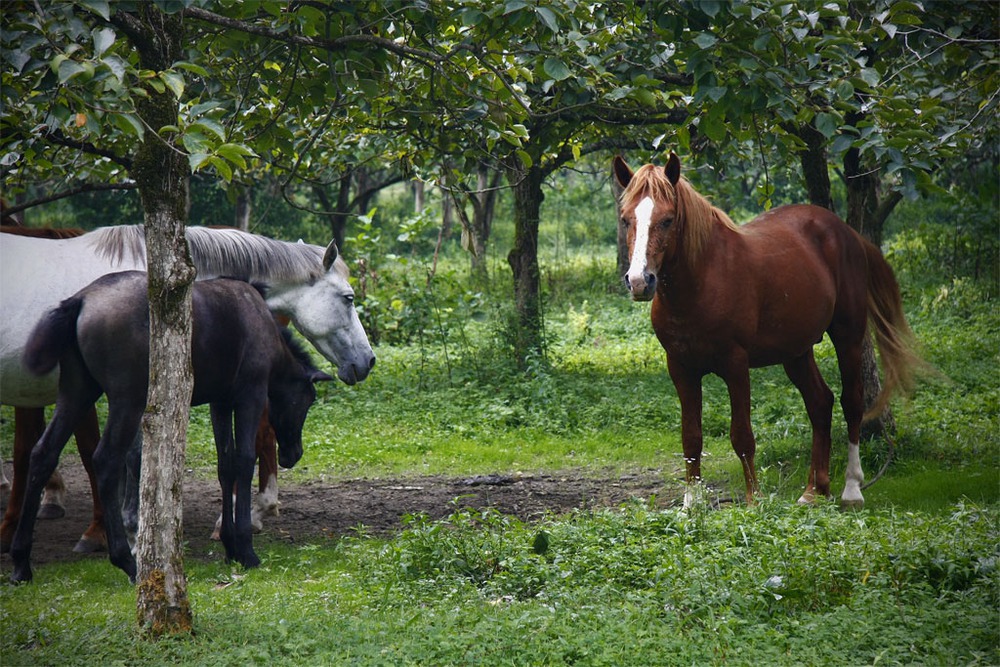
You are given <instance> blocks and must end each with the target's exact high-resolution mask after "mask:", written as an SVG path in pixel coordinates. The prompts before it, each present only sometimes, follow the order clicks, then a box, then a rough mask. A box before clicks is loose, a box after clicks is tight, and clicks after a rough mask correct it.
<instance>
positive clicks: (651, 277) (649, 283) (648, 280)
mask: <svg viewBox="0 0 1000 667" xmlns="http://www.w3.org/2000/svg"><path fill="white" fill-rule="evenodd" d="M655 282H656V276H654V275H653V274H652V273H647V274H646V287H652V286H653V283H655Z"/></svg>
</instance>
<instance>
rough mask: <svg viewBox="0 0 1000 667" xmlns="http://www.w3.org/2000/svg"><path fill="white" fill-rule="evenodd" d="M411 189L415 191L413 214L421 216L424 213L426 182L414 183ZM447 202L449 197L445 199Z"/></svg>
mask: <svg viewBox="0 0 1000 667" xmlns="http://www.w3.org/2000/svg"><path fill="white" fill-rule="evenodd" d="M410 187H411V188H412V189H413V212H414V213H415V214H416V215H420V214H421V213H423V212H424V189H425V187H424V182H423V181H413V183H412V184H411V185H410ZM445 202H447V197H445Z"/></svg>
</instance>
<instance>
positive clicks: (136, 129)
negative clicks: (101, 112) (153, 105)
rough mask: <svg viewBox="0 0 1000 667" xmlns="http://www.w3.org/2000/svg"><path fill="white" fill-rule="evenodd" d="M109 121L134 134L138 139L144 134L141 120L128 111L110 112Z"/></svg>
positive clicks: (144, 129)
mask: <svg viewBox="0 0 1000 667" xmlns="http://www.w3.org/2000/svg"><path fill="white" fill-rule="evenodd" d="M111 121H112V122H113V123H114V124H115V125H116V126H118V127H119V128H120V129H121V130H122V131H124V132H127V133H131V134H134V135H135V136H136V137H137V138H138V139H139V140H140V141H141V140H142V138H143V137H144V136H145V134H146V127H145V126H144V125H143V124H142V121H140V120H139V118H138V117H137V116H135V115H133V114H130V113H116V114H111Z"/></svg>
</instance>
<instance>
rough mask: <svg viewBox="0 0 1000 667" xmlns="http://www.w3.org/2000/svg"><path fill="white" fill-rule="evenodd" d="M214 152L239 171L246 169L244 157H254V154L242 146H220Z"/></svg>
mask: <svg viewBox="0 0 1000 667" xmlns="http://www.w3.org/2000/svg"><path fill="white" fill-rule="evenodd" d="M216 152H217V153H218V154H219V155H221V156H222V157H224V158H226V159H227V160H229V161H230V162H232V163H233V164H235V165H236V166H237V167H239V168H240V169H246V168H247V162H246V160H244V159H243V158H244V157H256V153H254V152H253V151H252V150H250V149H249V148H248V147H246V146H244V145H242V144H222V145H221V146H219V147H218V148H217V149H216Z"/></svg>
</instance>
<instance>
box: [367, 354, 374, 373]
mask: <svg viewBox="0 0 1000 667" xmlns="http://www.w3.org/2000/svg"><path fill="white" fill-rule="evenodd" d="M373 368H375V356H374V355H372V358H371V360H369V362H368V370H371V369H373Z"/></svg>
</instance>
